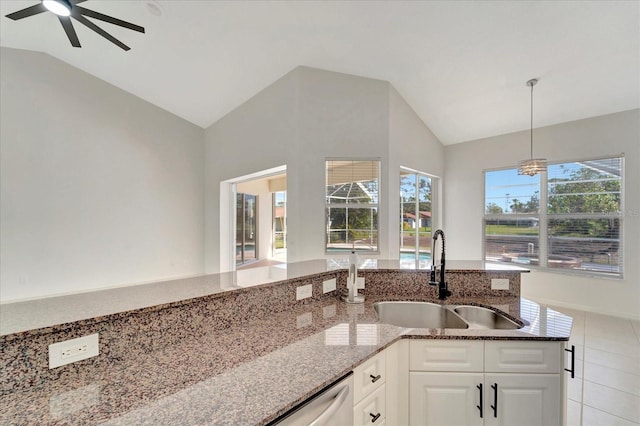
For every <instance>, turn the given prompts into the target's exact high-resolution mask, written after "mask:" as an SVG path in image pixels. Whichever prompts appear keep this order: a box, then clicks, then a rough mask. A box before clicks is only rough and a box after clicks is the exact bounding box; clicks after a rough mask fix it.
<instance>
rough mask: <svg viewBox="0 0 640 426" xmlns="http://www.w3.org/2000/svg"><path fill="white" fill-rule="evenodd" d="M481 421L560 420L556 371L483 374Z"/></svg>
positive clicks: (545, 423)
mask: <svg viewBox="0 0 640 426" xmlns="http://www.w3.org/2000/svg"><path fill="white" fill-rule="evenodd" d="M484 383H485V385H484V391H485V396H484V404H485V412H484V419H485V422H484V424H485V425H491V426H493V425H496V426H497V425H500V426H507V425H517V426H529V425H531V426H552V425H559V424H560V408H561V394H560V375H559V374H485V376H484Z"/></svg>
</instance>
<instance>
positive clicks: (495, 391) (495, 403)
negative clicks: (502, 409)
mask: <svg viewBox="0 0 640 426" xmlns="http://www.w3.org/2000/svg"><path fill="white" fill-rule="evenodd" d="M491 389H493V405H492V406H491V408H492V409H493V417H498V384H497V383H494V384H492V385H491Z"/></svg>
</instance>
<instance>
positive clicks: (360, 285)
mask: <svg viewBox="0 0 640 426" xmlns="http://www.w3.org/2000/svg"><path fill="white" fill-rule="evenodd" d="M356 288H357V289H361V288H364V277H358V278H356Z"/></svg>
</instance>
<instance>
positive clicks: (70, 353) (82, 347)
mask: <svg viewBox="0 0 640 426" xmlns="http://www.w3.org/2000/svg"><path fill="white" fill-rule="evenodd" d="M98 345H99V334H98V333H95V334H92V335H90V336H84V337H78V338H77V339H71V340H65V341H64V342H58V343H53V344H51V345H49V368H50V369H51V368H56V367H60V366H62V365H66V364H71V363H72V362H76V361H80V360H83V359H87V358H92V357H94V356H97V355H99V354H100V348H99V346H98Z"/></svg>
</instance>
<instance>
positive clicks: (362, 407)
mask: <svg viewBox="0 0 640 426" xmlns="http://www.w3.org/2000/svg"><path fill="white" fill-rule="evenodd" d="M385 410H386V401H385V387H384V385H383V386H380V387H379V388H378V389H377V390H375V391H374V392H373V393H372V394H370V395H368V396H366V397H365V398H364V399H363V400H362V401H360V402H359V403H357V404H356V405H355V406H354V407H353V424H354V425H356V426H360V425H362V426H365V425H369V426H370V425H376V426H377V425H380V424H382V423H384V420H385V418H386V411H385Z"/></svg>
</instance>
